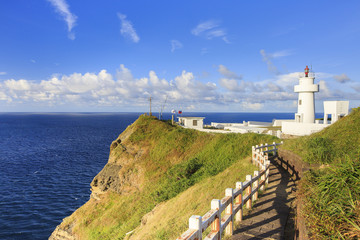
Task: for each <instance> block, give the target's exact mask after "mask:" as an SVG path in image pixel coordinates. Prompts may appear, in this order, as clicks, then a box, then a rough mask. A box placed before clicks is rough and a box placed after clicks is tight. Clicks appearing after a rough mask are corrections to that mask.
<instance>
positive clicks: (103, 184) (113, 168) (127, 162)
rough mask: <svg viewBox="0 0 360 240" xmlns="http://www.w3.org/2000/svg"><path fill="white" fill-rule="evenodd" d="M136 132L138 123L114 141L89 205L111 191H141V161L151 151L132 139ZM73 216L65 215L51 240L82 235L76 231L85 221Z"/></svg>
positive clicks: (127, 192) (73, 239)
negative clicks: (80, 222)
mask: <svg viewBox="0 0 360 240" xmlns="http://www.w3.org/2000/svg"><path fill="white" fill-rule="evenodd" d="M133 132H134V125H131V126H129V127H128V128H127V129H126V130H125V131H124V132H123V133H122V134H121V135H120V136H119V137H118V138H117V139H116V140H115V141H113V142H112V144H111V146H110V154H109V160H108V163H107V164H106V165H105V166H104V168H103V169H102V170H101V171H100V172H99V173H98V174H97V175H96V176H95V178H94V179H93V181H92V182H91V184H90V185H91V192H92V193H91V196H90V200H89V201H88V202H87V203H86V204H85V205H87V204H90V205H91V204H95V205H96V204H97V202H100V201H101V199H102V196H103V195H104V194H105V193H107V192H108V191H111V192H115V193H117V194H121V195H126V194H129V193H133V192H136V191H139V190H141V186H142V183H143V181H144V180H143V174H144V171H143V167H141V166H140V165H139V164H137V163H138V162H139V161H140V159H141V156H142V155H143V154H144V153H145V152H147V148H146V147H140V146H137V145H136V144H134V143H133V142H131V141H129V137H130V136H131V134H132V133H133ZM85 205H84V206H85ZM75 213H76V212H75ZM75 213H74V214H73V215H75ZM73 215H72V216H73ZM72 216H71V217H72ZM71 217H68V218H65V219H64V220H63V222H62V223H61V224H60V225H58V226H57V227H56V229H55V230H54V232H53V233H52V234H51V236H50V238H49V240H77V239H79V236H78V235H77V234H75V233H74V231H75V230H76V225H77V222H78V221H81V219H77V218H76V217H72V218H71ZM69 218H71V220H69Z"/></svg>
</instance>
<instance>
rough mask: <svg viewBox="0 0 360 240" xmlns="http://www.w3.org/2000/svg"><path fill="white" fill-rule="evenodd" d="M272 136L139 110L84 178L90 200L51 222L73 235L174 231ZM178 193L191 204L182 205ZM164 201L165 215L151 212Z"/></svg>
mask: <svg viewBox="0 0 360 240" xmlns="http://www.w3.org/2000/svg"><path fill="white" fill-rule="evenodd" d="M275 139H276V138H275V137H272V136H268V135H260V134H210V133H204V132H199V131H195V130H191V129H184V128H182V127H179V126H172V125H171V124H170V123H169V122H163V121H159V120H157V119H156V118H153V117H149V116H141V117H139V119H138V120H136V121H135V122H134V123H133V124H132V125H131V126H129V127H128V128H127V129H126V130H125V131H124V132H123V133H122V134H121V135H120V136H119V137H118V139H116V140H115V141H114V142H113V143H112V144H111V147H110V156H109V161H108V163H107V164H106V165H105V167H104V169H103V170H102V171H101V172H100V173H99V174H98V175H97V176H96V177H95V178H94V180H93V182H92V183H91V186H92V197H91V198H90V200H89V201H88V202H87V203H86V204H84V205H83V206H82V207H80V208H79V209H78V210H76V211H75V212H74V213H73V214H72V215H71V216H70V217H68V218H66V219H64V221H63V222H62V224H61V225H60V226H59V227H58V228H57V229H59V230H61V231H60V232H62V233H61V234H62V235H66V236H67V235H71V236H72V237H75V238H78V239H123V238H124V237H125V236H126V233H128V232H130V231H132V230H134V229H136V231H135V232H134V235H133V236H132V239H139V238H137V237H136V236H142V237H141V239H168V238H169V237H171V238H173V237H176V236H177V235H178V234H181V232H182V231H183V230H185V229H186V227H187V224H188V223H187V219H188V218H189V217H190V216H191V215H192V214H203V213H205V212H206V211H207V210H208V208H209V205H210V200H209V199H212V198H216V197H219V198H220V197H222V196H223V194H224V193H223V191H224V190H225V188H226V187H233V185H234V184H235V181H236V180H243V179H244V176H245V175H246V174H249V173H252V172H253V170H254V166H252V165H251V164H250V160H249V159H246V157H247V156H250V155H251V146H252V145H256V144H259V143H265V142H269V143H271V142H273V141H275ZM224 171H225V172H224ZM220 175H223V176H227V177H228V178H226V180H221V179H220V178H221V177H219V176H220ZM230 182H231V184H230V185H229V183H230ZM202 189H203V190H204V193H201V191H202ZM220 192H222V194H220ZM198 193H199V194H200V195H197V194H198ZM219 195H220V196H219ZM184 198H186V199H191V202H192V204H190V205H186V204H185V205H184V203H183V202H182V200H181V199H184ZM164 206H166V211H167V209H169V212H167V213H168V214H167V215H166V216H165V215H164V216H162V217H151V216H152V215H154V216H158V215H157V213H158V212H159V209H164ZM171 206H172V207H171ZM205 206H206V208H205ZM183 207H184V209H182V208H183ZM174 210H176V211H175V212H174ZM171 211H173V212H172V213H171ZM169 213H170V214H169ZM144 216H145V217H144ZM151 219H153V220H154V221H152V220H151ZM159 219H160V220H159ZM164 221H170V222H171V225H170V227H169V226H165V225H164V224H163V222H164ZM158 223H159V224H158ZM56 232H57V233H58V232H59V231H55V232H54V233H53V236H55V235H56ZM59 234H60V233H59ZM146 236H148V237H146ZM54 239H57V238H54Z"/></svg>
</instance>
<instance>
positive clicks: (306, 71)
mask: <svg viewBox="0 0 360 240" xmlns="http://www.w3.org/2000/svg"><path fill="white" fill-rule="evenodd" d="M308 75H309V67H308V66H306V68H305V77H308Z"/></svg>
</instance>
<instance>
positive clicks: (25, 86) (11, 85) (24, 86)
mask: <svg viewBox="0 0 360 240" xmlns="http://www.w3.org/2000/svg"><path fill="white" fill-rule="evenodd" d="M4 84H5V86H6V87H7V88H8V89H10V90H15V91H27V90H30V88H31V87H30V84H29V82H28V81H27V80H24V79H21V80H18V81H16V80H14V79H10V80H6V81H5V82H4Z"/></svg>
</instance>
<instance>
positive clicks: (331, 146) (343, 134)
mask: <svg viewBox="0 0 360 240" xmlns="http://www.w3.org/2000/svg"><path fill="white" fill-rule="evenodd" d="M281 147H282V148H285V149H288V150H291V151H293V152H295V153H297V154H298V155H299V156H301V157H302V159H303V160H304V161H305V162H308V163H317V164H323V168H321V169H318V170H312V171H309V172H308V173H307V174H306V175H305V177H304V178H303V179H302V184H301V187H300V192H301V194H303V195H304V197H305V215H306V219H307V223H308V226H309V229H310V231H311V234H312V237H313V238H314V239H360V217H359V216H360V214H359V213H360V108H356V109H353V111H352V112H351V114H349V115H348V116H347V117H345V118H342V119H340V120H339V121H337V122H336V123H334V124H333V125H331V126H330V127H327V128H326V129H324V130H323V131H321V132H318V133H315V134H312V135H310V136H305V137H300V138H297V139H289V140H287V141H285V143H284V145H282V146H281Z"/></svg>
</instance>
